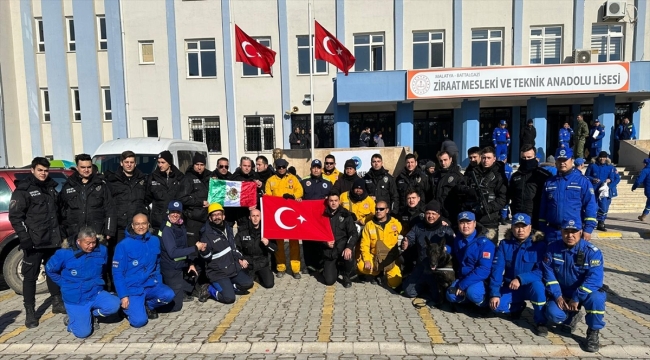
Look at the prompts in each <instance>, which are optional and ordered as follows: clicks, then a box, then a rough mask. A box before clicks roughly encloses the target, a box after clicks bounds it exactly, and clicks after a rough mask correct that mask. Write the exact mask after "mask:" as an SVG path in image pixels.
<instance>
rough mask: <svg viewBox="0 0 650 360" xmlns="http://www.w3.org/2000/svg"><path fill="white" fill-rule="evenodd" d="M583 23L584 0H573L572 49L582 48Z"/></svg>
mask: <svg viewBox="0 0 650 360" xmlns="http://www.w3.org/2000/svg"><path fill="white" fill-rule="evenodd" d="M584 25H585V0H573V49H582V43H583V40H584V32H585V30H584Z"/></svg>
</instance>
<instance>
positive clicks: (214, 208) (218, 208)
mask: <svg viewBox="0 0 650 360" xmlns="http://www.w3.org/2000/svg"><path fill="white" fill-rule="evenodd" d="M215 211H223V206H221V204H219V203H212V204H210V206H208V215H210V214H212V213H213V212H215Z"/></svg>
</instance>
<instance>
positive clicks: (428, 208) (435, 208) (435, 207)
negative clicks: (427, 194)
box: [424, 200, 440, 214]
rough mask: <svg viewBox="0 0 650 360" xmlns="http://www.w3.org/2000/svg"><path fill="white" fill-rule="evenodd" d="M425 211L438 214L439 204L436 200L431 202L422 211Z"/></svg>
mask: <svg viewBox="0 0 650 360" xmlns="http://www.w3.org/2000/svg"><path fill="white" fill-rule="evenodd" d="M424 210H425V211H435V212H437V213H438V214H440V202H439V201H438V200H431V201H430V202H429V203H428V204H427V206H426V207H425V209H424Z"/></svg>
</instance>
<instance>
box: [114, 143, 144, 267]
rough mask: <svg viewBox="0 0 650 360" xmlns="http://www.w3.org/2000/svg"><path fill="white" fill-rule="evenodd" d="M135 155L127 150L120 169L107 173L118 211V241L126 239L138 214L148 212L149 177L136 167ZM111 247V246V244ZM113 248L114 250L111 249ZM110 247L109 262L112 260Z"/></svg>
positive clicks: (121, 160) (122, 156)
mask: <svg viewBox="0 0 650 360" xmlns="http://www.w3.org/2000/svg"><path fill="white" fill-rule="evenodd" d="M136 165H137V164H136V162H135V153H133V151H130V150H127V151H125V152H123V153H122V154H121V155H120V167H119V168H118V169H117V170H116V171H115V172H110V171H109V172H106V174H105V178H106V184H107V185H108V188H109V189H110V190H111V196H112V197H113V202H114V203H115V208H116V209H117V211H116V213H117V230H116V234H115V237H116V238H117V241H118V242H119V241H121V240H122V239H124V237H125V236H126V235H125V231H126V229H127V227H128V226H129V224H130V223H131V220H132V219H133V217H134V216H135V215H136V214H145V213H147V212H148V210H147V204H145V203H144V198H145V195H146V189H147V175H146V174H145V173H143V172H142V171H140V170H139V169H138V168H137V167H136ZM109 245H110V244H109ZM111 248H113V249H111ZM112 250H114V247H111V246H109V247H108V252H109V256H108V259H109V261H110V260H111V259H112Z"/></svg>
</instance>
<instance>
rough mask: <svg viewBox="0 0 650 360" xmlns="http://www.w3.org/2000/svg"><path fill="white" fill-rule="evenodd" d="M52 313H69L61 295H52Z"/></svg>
mask: <svg viewBox="0 0 650 360" xmlns="http://www.w3.org/2000/svg"><path fill="white" fill-rule="evenodd" d="M52 313H54V314H67V312H66V311H65V305H63V299H62V298H61V295H56V296H52Z"/></svg>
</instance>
